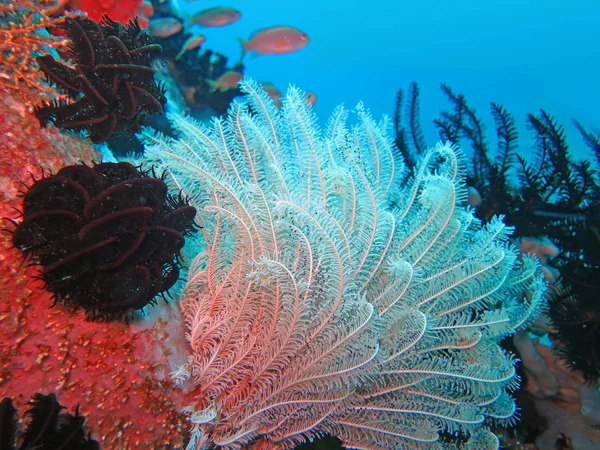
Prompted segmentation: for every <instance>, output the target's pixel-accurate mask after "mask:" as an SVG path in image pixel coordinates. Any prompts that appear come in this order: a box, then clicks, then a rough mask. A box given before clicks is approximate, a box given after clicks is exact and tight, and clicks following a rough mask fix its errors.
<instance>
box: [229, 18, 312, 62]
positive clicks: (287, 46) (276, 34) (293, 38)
mask: <svg viewBox="0 0 600 450" xmlns="http://www.w3.org/2000/svg"><path fill="white" fill-rule="evenodd" d="M238 39H239V41H240V42H241V43H242V58H241V59H244V56H245V55H246V53H248V52H252V51H253V52H255V57H257V56H261V55H273V54H284V53H291V52H295V51H296V50H300V49H301V48H304V47H305V46H306V44H308V35H307V34H306V33H303V32H302V31H300V30H298V29H296V28H294V27H287V26H276V27H269V28H263V29H262V30H258V31H255V32H254V33H253V34H252V35H251V36H250V38H249V39H248V40H247V41H245V40H244V39H241V38H238Z"/></svg>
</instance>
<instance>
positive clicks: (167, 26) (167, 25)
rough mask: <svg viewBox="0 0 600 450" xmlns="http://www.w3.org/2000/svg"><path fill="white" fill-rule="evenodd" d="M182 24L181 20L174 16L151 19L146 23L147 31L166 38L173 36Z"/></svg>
mask: <svg viewBox="0 0 600 450" xmlns="http://www.w3.org/2000/svg"><path fill="white" fill-rule="evenodd" d="M182 28H183V26H182V25H181V22H180V21H179V20H177V19H175V18H174V17H165V18H163V19H153V20H151V21H150V25H148V31H149V32H150V33H152V34H154V35H155V36H159V37H162V38H166V37H169V36H173V35H174V34H177V33H179V32H180V31H181V29H182Z"/></svg>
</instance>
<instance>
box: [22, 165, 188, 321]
mask: <svg viewBox="0 0 600 450" xmlns="http://www.w3.org/2000/svg"><path fill="white" fill-rule="evenodd" d="M22 209H23V211H22V215H23V217H22V219H23V220H22V221H21V223H20V224H19V225H18V226H17V228H16V230H15V231H14V233H13V245H14V246H15V247H17V248H18V249H20V250H21V251H22V252H23V253H24V255H26V256H27V257H28V258H30V260H31V261H32V262H33V263H35V264H38V265H40V266H41V273H40V275H39V277H40V278H41V279H42V280H43V281H44V283H45V284H46V288H47V289H48V290H49V291H50V292H52V293H53V294H54V297H55V299H56V300H57V301H59V302H63V303H65V304H67V305H70V306H74V307H83V308H85V309H86V310H87V311H88V312H89V313H90V314H91V316H98V315H99V316H102V317H115V316H116V317H118V316H122V315H124V314H127V313H129V312H133V311H135V310H138V309H141V308H143V307H144V306H146V305H147V304H149V303H153V302H154V298H155V297H156V296H157V295H159V294H164V293H165V292H167V291H168V290H169V289H170V288H171V287H172V286H173V285H174V284H175V283H176V282H177V280H178V278H179V257H180V250H181V248H182V247H183V245H184V242H185V236H187V235H189V234H190V233H192V232H193V231H194V224H193V220H194V217H195V214H196V210H195V209H194V208H193V207H191V206H189V205H188V204H187V203H186V201H185V200H183V199H182V198H181V197H175V196H172V195H170V194H169V193H168V192H167V185H166V184H165V183H164V181H162V180H161V179H158V178H155V177H152V176H150V174H149V173H146V172H142V171H140V170H139V169H137V168H136V167H134V166H132V165H131V164H129V163H103V164H97V165H95V166H94V167H88V166H86V165H72V166H68V167H65V168H63V169H61V170H60V171H59V172H58V173H57V174H56V175H53V176H48V177H45V178H42V179H40V180H37V181H35V182H34V183H33V185H31V186H30V187H29V189H28V190H27V192H25V193H24V195H23V205H22Z"/></svg>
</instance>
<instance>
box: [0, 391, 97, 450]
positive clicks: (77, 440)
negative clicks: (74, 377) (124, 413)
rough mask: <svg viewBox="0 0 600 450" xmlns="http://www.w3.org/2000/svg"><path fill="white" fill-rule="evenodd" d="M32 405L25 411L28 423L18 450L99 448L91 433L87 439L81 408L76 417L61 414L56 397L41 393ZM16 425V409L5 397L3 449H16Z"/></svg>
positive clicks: (0, 410)
mask: <svg viewBox="0 0 600 450" xmlns="http://www.w3.org/2000/svg"><path fill="white" fill-rule="evenodd" d="M29 404H30V406H31V407H30V408H29V409H28V410H27V411H26V412H25V416H26V417H28V419H29V422H28V423H27V427H26V428H25V430H24V432H23V435H22V437H21V439H20V445H19V447H18V449H21V450H25V449H32V448H39V449H49V448H61V449H64V450H99V449H100V444H98V442H97V441H95V440H94V439H92V438H91V436H90V434H89V433H88V435H87V437H86V434H85V431H86V430H85V428H84V426H85V418H84V417H82V416H80V415H79V407H77V408H76V409H75V415H73V414H71V413H61V410H62V409H64V406H61V405H60V403H58V400H57V399H56V395H54V394H48V395H44V394H41V393H36V394H35V395H34V396H33V398H32V399H31V401H30V402H29ZM17 424H18V419H17V410H16V409H15V408H14V406H13V404H12V401H11V399H10V398H9V397H6V398H4V399H3V400H2V402H0V430H1V432H0V447H2V448H5V449H15V446H14V445H15V439H16V432H17Z"/></svg>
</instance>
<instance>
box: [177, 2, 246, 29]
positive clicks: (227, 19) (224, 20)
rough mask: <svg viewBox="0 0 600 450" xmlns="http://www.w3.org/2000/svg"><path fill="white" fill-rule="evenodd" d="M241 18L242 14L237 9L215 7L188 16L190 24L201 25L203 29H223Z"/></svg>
mask: <svg viewBox="0 0 600 450" xmlns="http://www.w3.org/2000/svg"><path fill="white" fill-rule="evenodd" d="M240 17H242V13H241V12H239V11H238V10H237V9H233V8H228V7H223V6H216V7H214V8H209V9H205V10H204V11H200V12H199V13H196V14H194V15H193V16H189V17H188V18H189V20H190V21H191V22H192V24H194V23H195V24H198V25H202V26H203V27H223V26H225V25H230V24H232V23H234V22H237V21H238V20H240Z"/></svg>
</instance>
